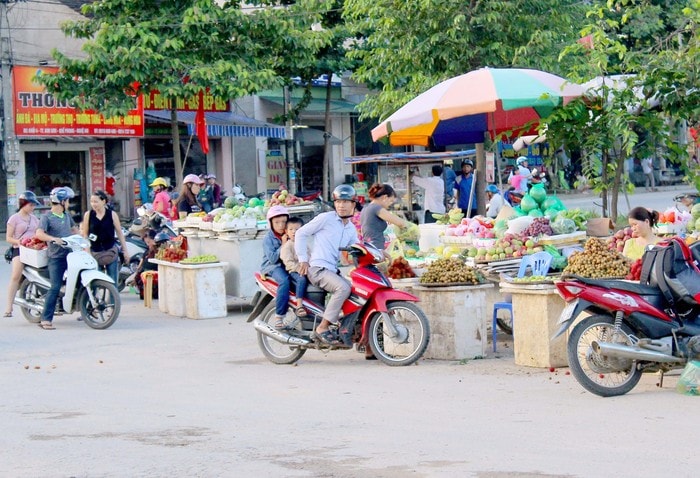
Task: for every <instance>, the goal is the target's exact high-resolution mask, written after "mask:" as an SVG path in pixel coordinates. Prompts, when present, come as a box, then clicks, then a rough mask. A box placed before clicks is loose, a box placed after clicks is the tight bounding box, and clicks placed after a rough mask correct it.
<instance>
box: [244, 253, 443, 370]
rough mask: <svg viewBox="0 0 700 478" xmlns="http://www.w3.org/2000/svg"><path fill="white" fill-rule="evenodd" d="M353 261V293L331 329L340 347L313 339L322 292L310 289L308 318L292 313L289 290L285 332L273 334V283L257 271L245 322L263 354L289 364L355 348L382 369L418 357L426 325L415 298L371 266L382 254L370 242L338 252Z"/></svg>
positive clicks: (424, 342)
mask: <svg viewBox="0 0 700 478" xmlns="http://www.w3.org/2000/svg"><path fill="white" fill-rule="evenodd" d="M341 250H342V251H345V252H348V255H349V256H350V257H352V259H353V263H354V264H355V268H354V269H353V270H352V271H351V272H350V281H351V284H352V292H351V294H350V297H348V299H347V300H346V301H345V303H344V304H343V308H342V316H341V319H340V324H339V326H337V327H335V328H334V327H333V326H332V327H331V330H332V331H333V332H334V333H336V334H337V335H338V338H339V340H340V341H341V343H340V344H339V345H332V346H328V345H326V344H324V343H321V342H318V341H315V340H314V339H313V338H312V333H313V331H314V330H315V329H316V326H317V325H318V323H319V322H320V321H321V316H322V314H323V304H324V302H325V295H326V294H325V291H323V290H322V289H319V288H317V287H314V286H311V285H309V288H308V290H307V294H306V297H305V298H304V302H303V303H304V306H305V307H306V310H307V311H309V314H308V316H306V317H303V318H299V317H296V316H295V315H294V314H293V313H292V312H291V311H292V310H293V305H294V304H295V303H296V298H295V296H294V293H293V290H294V287H292V293H290V312H289V313H288V314H287V317H286V318H285V321H286V323H287V325H288V329H289V330H278V329H276V328H274V327H273V326H272V325H271V324H273V323H274V320H275V301H274V300H273V299H274V297H275V294H276V293H277V283H276V282H274V281H273V280H272V279H271V278H267V277H263V276H262V275H261V274H260V273H259V272H257V273H256V274H255V280H256V281H257V283H258V286H259V287H260V291H258V292H257V293H256V295H255V297H254V299H253V310H252V312H251V313H250V315H249V316H248V322H253V326H254V327H255V330H257V332H258V344H259V345H260V348H261V350H262V352H263V354H265V356H266V357H267V358H268V359H269V360H270V361H271V362H274V363H277V364H292V363H294V362H296V361H297V360H299V359H300V358H301V357H302V356H303V355H304V354H305V353H306V351H307V350H309V349H316V350H324V351H327V350H336V349H340V350H347V349H349V348H352V346H353V344H355V345H356V346H357V348H358V350H359V349H361V348H366V347H369V348H370V349H371V351H372V352H373V353H374V356H375V357H377V358H378V359H379V360H381V361H382V362H384V363H385V364H387V365H392V366H399V365H410V364H412V363H414V362H415V361H416V360H418V359H419V358H421V356H422V355H423V353H424V352H425V349H426V348H427V347H428V341H429V340H430V325H429V323H428V319H427V317H426V316H425V313H424V312H423V311H422V310H421V309H420V307H418V306H417V305H416V304H415V302H418V298H417V297H415V296H414V295H411V294H409V293H407V292H403V291H400V290H396V289H394V288H393V287H392V285H391V282H390V281H389V279H388V278H387V277H386V276H385V275H384V274H382V272H381V271H379V269H377V267H376V266H375V264H377V263H379V262H382V261H383V260H384V254H383V252H382V251H380V250H378V249H376V248H375V247H373V246H371V245H370V244H367V243H365V244H355V245H353V246H351V247H348V248H345V249H341Z"/></svg>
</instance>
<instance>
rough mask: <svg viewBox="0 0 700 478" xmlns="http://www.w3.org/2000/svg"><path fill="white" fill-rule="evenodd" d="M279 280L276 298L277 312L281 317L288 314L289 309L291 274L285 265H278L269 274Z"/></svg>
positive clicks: (276, 280)
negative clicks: (285, 268)
mask: <svg viewBox="0 0 700 478" xmlns="http://www.w3.org/2000/svg"><path fill="white" fill-rule="evenodd" d="M267 275H268V276H270V277H272V278H273V279H274V281H275V282H277V297H276V298H275V314H277V315H278V316H280V317H284V316H285V315H287V310H288V309H289V274H288V273H287V271H286V270H284V267H282V266H277V267H275V268H274V269H273V270H272V271H271V272H269V273H268V274H267Z"/></svg>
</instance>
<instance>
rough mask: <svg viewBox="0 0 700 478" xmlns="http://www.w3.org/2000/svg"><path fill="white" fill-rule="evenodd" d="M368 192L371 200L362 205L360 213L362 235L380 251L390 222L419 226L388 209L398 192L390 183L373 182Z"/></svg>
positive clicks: (398, 224)
mask: <svg viewBox="0 0 700 478" xmlns="http://www.w3.org/2000/svg"><path fill="white" fill-rule="evenodd" d="M367 194H368V195H369V198H370V199H371V201H370V203H369V204H366V205H365V206H363V207H362V213H360V224H361V226H362V237H363V239H364V240H365V241H367V242H369V243H370V244H372V245H373V246H374V247H376V248H377V249H379V250H380V251H383V250H384V242H385V240H384V231H385V230H386V228H387V226H388V225H389V224H393V225H395V226H398V227H417V226H416V225H415V224H413V223H411V222H408V221H407V220H405V219H401V218H400V217H398V216H396V215H395V214H392V213H390V212H389V211H388V210H387V209H388V208H390V207H391V205H392V204H394V203H395V202H396V192H395V191H394V188H392V187H391V186H389V185H388V184H379V183H377V184H373V185H372V187H370V188H369V191H368V193H367Z"/></svg>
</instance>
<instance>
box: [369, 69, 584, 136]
mask: <svg viewBox="0 0 700 478" xmlns="http://www.w3.org/2000/svg"><path fill="white" fill-rule="evenodd" d="M582 93H583V89H582V88H581V87H580V86H579V85H576V84H573V83H569V82H568V81H567V80H565V79H564V78H561V77H559V76H556V75H552V74H551V73H547V72H544V71H540V70H529V69H520V68H482V69H479V70H475V71H472V72H469V73H466V74H464V75H460V76H456V77H454V78H450V79H449V80H445V81H443V82H442V83H439V84H437V85H435V86H434V87H432V88H430V89H429V90H428V91H426V92H425V93H422V94H420V95H418V96H417V97H416V98H414V99H413V100H411V101H410V102H408V103H407V104H406V105H404V106H403V107H402V108H400V109H399V110H398V111H396V112H395V113H394V114H392V115H391V116H390V117H389V118H387V119H386V120H385V121H383V122H382V123H381V124H379V126H377V127H376V128H374V129H373V130H372V139H373V140H375V141H377V140H378V139H381V138H383V137H385V136H389V142H390V143H391V144H392V145H394V146H405V145H421V146H429V145H430V144H431V143H432V144H433V145H436V146H446V145H450V144H463V143H480V142H483V137H484V133H485V132H487V131H488V132H490V133H491V135H492V136H497V135H499V134H501V133H503V132H505V131H510V130H518V129H520V130H521V131H520V132H521V133H524V132H530V131H531V130H533V129H535V128H536V126H537V125H538V123H539V121H540V119H541V118H544V117H546V116H548V115H549V114H550V113H551V112H552V111H553V110H554V109H555V108H557V107H558V106H561V105H564V104H566V103H568V102H569V101H571V100H572V99H573V98H575V97H577V96H580V95H581V94H582ZM523 128H525V130H522V129H523Z"/></svg>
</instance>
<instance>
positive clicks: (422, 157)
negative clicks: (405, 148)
mask: <svg viewBox="0 0 700 478" xmlns="http://www.w3.org/2000/svg"><path fill="white" fill-rule="evenodd" d="M474 156H476V150H475V149H467V150H464V151H445V152H441V153H431V152H427V151H420V152H413V153H386V154H369V155H366V156H350V157H347V158H345V160H344V161H345V162H346V163H349V164H358V163H379V162H391V163H430V162H435V161H450V160H454V159H463V158H469V157H474Z"/></svg>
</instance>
